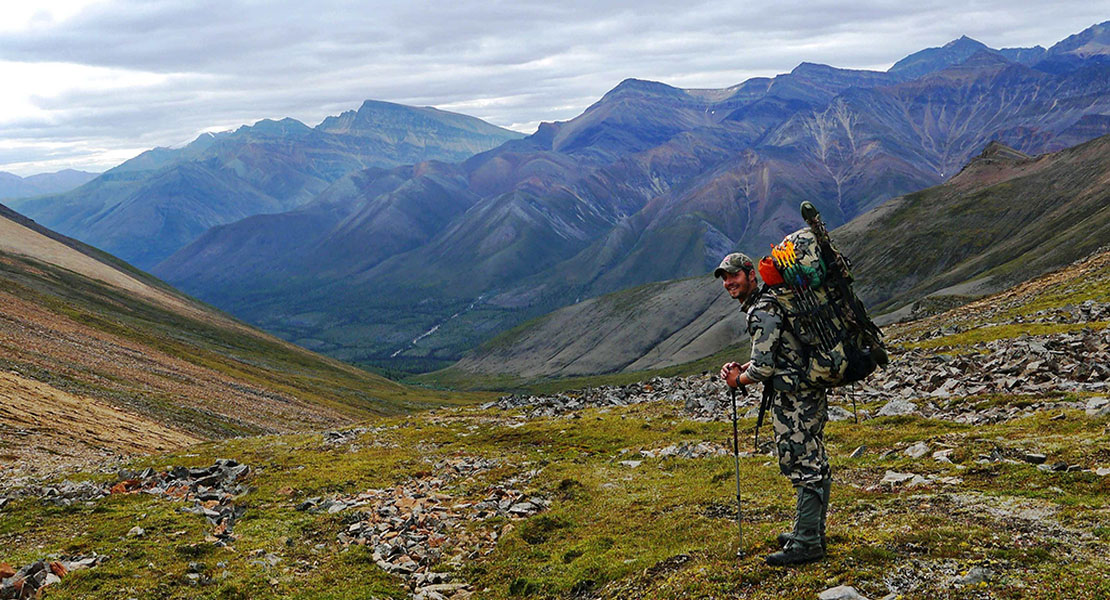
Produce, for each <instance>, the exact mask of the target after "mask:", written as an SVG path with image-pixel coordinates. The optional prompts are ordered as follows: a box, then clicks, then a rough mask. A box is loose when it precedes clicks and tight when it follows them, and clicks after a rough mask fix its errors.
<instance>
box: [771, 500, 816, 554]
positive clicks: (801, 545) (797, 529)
mask: <svg viewBox="0 0 1110 600" xmlns="http://www.w3.org/2000/svg"><path fill="white" fill-rule="evenodd" d="M797 489H798V518H797V520H796V521H795V525H794V532H793V533H789V534H783V535H781V536H779V537H780V539H782V538H788V539H786V547H785V548H783V550H782V551H781V552H776V553H774V554H771V555H769V556H768V557H767V559H766V560H767V564H769V565H771V566H788V565H800V564H804V563H809V562H814V561H817V560H821V559H822V558H825V548H824V546H823V545H822V544H821V529H820V528H821V507H822V504H823V503H822V501H821V500H822V495H823V494H822V491H820V490H816V489H812V488H807V487H798V488H797Z"/></svg>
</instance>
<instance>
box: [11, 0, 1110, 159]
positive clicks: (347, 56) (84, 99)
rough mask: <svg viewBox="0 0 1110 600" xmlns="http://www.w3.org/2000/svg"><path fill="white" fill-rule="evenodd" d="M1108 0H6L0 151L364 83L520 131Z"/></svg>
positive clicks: (245, 116) (1034, 24) (180, 136)
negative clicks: (621, 96)
mask: <svg viewBox="0 0 1110 600" xmlns="http://www.w3.org/2000/svg"><path fill="white" fill-rule="evenodd" d="M1108 19H1110V0H1082V1H1071V0H1053V1H1045V0H997V1H996V0H964V1H963V2H951V1H948V2H939V1H934V0H916V1H915V2H904V1H902V0H870V1H858V2H852V1H847V0H837V1H801V0H794V1H791V0H780V1H776V2H770V1H768V2H755V1H728V0H713V1H703V0H686V1H684V2H673V1H672V2H662V1H656V0H637V1H627V2H626V1H615V2H614V1H606V0H590V1H588V2H587V1H584V0H563V1H561V2H551V1H550V0H542V1H536V0H512V1H501V0H484V1H480V2H475V1H470V0H454V1H450V2H440V1H430V0H408V1H405V2H378V1H363V2H353V1H342V0H315V1H313V2H303V1H298V2H282V1H277V0H266V1H258V2H253V1H252V2H242V1H236V0H216V1H211V0H137V1H132V0H53V1H51V0H46V1H40V2H34V1H31V2H29V1H26V0H0V82H3V91H2V92H0V171H7V172H11V173H16V174H18V175H22V176H27V175H31V174H34V173H41V172H51V171H57V170H60V169H65V168H77V169H84V170H90V171H102V170H105V169H108V168H111V167H113V166H115V165H117V164H119V163H121V162H123V161H125V160H127V159H128V158H131V157H133V156H135V155H137V154H139V153H140V152H142V151H144V150H147V149H149V148H152V147H155V146H180V145H183V144H185V143H187V142H189V141H191V140H192V139H194V138H196V137H197V136H198V135H199V134H201V133H204V132H210V131H223V130H227V129H234V128H236V127H239V126H241V125H244V124H252V123H254V122H256V121H258V120H261V119H266V118H272V119H280V118H284V117H292V118H294V119H298V120H300V121H303V122H304V123H306V124H308V125H310V126H315V125H317V124H318V123H319V122H320V121H322V120H323V119H324V117H327V116H329V115H336V114H339V113H341V112H343V111H345V110H352V109H357V108H358V106H359V105H360V104H361V103H362V101H363V100H367V99H375V100H386V101H391V102H400V103H403V104H410V105H417V106H435V107H437V108H441V109H444V110H451V111H456V112H461V113H465V114H469V115H473V116H476V117H479V118H482V119H485V120H487V121H489V122H491V123H493V124H495V125H500V126H502V127H507V128H510V129H514V130H517V131H521V132H525V133H531V132H532V131H535V129H536V126H537V125H538V124H539V123H540V122H541V121H561V120H567V119H570V118H573V117H574V116H576V115H578V114H579V113H581V112H582V111H583V110H584V109H585V108H586V107H587V106H589V105H590V104H592V103H593V102H595V101H596V100H597V99H598V98H600V97H601V96H602V95H604V94H605V92H606V91H608V90H610V89H612V88H613V87H614V86H616V85H617V84H618V83H620V81H622V80H624V79H626V78H629V77H636V78H640V79H650V80H655V81H662V82H665V83H668V84H671V85H674V86H677V87H684V88H724V87H728V86H730V85H734V84H737V83H739V82H741V81H744V80H745V79H748V78H750V77H756V76H773V75H775V74H778V73H785V72H789V71H790V70H791V69H793V68H794V67H795V66H797V64H798V63H800V62H803V61H807V62H817V63H824V64H830V65H833V66H837V67H844V68H861V69H879V70H885V69H887V68H888V67H890V65H892V64H893V63H894V62H896V61H897V60H898V59H900V58H902V57H903V56H906V55H907V54H910V53H912V52H915V51H917V50H920V49H923V48H927V47H933V46H941V45H943V44H945V43H946V42H948V41H950V40H952V39H955V38H958V37H959V36H961V35H968V36H970V37H973V38H975V39H977V40H979V41H981V42H983V43H985V44H987V45H988V46H991V47H994V48H1003V47H1017V46H1033V45H1037V44H1040V45H1042V46H1045V47H1049V46H1051V45H1052V44H1054V43H1055V42H1057V41H1059V40H1061V39H1063V38H1065V37H1067V36H1068V35H1071V34H1073V33H1078V32H1079V31H1082V30H1083V29H1085V28H1087V27H1089V26H1090V25H1093V24H1095V23H1100V22H1103V21H1106V20H1108Z"/></svg>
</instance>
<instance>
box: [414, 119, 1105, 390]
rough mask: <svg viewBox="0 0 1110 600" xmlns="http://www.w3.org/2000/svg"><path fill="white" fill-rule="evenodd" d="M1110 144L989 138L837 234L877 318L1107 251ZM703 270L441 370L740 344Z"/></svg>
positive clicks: (736, 321)
mask: <svg viewBox="0 0 1110 600" xmlns="http://www.w3.org/2000/svg"><path fill="white" fill-rule="evenodd" d="M1107 157H1110V136H1103V137H1101V138H1098V139H1096V140H1093V141H1091V142H1088V143H1086V144H1083V145H1080V146H1077V147H1075V148H1069V149H1067V150H1063V151H1060V152H1057V153H1053V154H1047V155H1044V156H1041V157H1038V158H1033V157H1030V156H1028V155H1026V154H1023V153H1021V152H1018V151H1016V150H1014V149H1013V148H1009V147H1007V146H1004V145H1002V144H998V143H992V144H990V145H989V146H988V147H987V148H986V149H985V150H984V151H983V152H982V153H981V154H980V155H979V156H978V157H977V158H976V159H974V160H973V161H972V162H971V163H969V164H968V165H967V166H966V167H965V168H964V169H963V170H962V171H961V172H960V173H959V174H958V175H957V176H956V177H953V178H952V179H951V180H949V181H948V182H947V183H945V184H943V185H940V186H936V187H934V188H930V189H927V190H923V191H921V192H917V193H914V194H910V195H907V196H902V197H899V198H896V199H894V200H891V201H890V202H887V203H886V204H884V205H883V206H881V207H879V208H876V209H874V210H872V211H870V212H868V213H866V214H864V215H861V216H860V217H858V218H857V219H855V220H853V221H852V222H850V223H848V224H847V225H844V226H843V227H840V228H837V229H835V230H834V231H833V232H832V234H831V235H832V237H833V240H834V242H835V243H836V245H837V247H838V248H839V249H840V250H841V251H842V252H844V253H845V254H846V255H847V256H849V257H850V258H851V259H852V261H853V271H854V273H855V275H856V277H857V284H856V290H857V293H859V294H860V296H861V297H862V298H863V299H864V300H865V301H866V302H867V303H868V304H869V305H871V306H872V307H873V308H872V311H873V313H874V314H877V313H880V312H886V311H891V310H895V309H898V308H899V307H902V306H906V305H909V304H912V303H914V302H915V301H917V300H919V299H921V298H922V297H925V296H927V295H929V294H941V295H951V294H958V295H961V296H966V295H968V294H972V295H982V294H986V293H990V292H994V291H997V290H1000V289H1003V288H1005V287H1008V286H1010V285H1013V284H1015V283H1019V282H1021V281H1023V280H1025V279H1030V278H1035V277H1037V276H1038V275H1040V274H1042V273H1045V272H1048V271H1051V270H1053V269H1057V268H1059V267H1061V266H1063V265H1067V264H1069V263H1071V262H1072V261H1074V260H1077V259H1078V258H1081V257H1083V256H1087V255H1089V254H1091V253H1092V252H1094V251H1095V250H1097V249H1098V248H1100V247H1102V246H1105V245H1107V244H1110V192H1108V191H1107V189H1106V181H1110V159H1108V158H1107ZM737 312H738V311H737V307H736V304H735V302H732V301H729V300H728V298H727V296H725V294H724V292H723V291H722V290H721V287H720V284H719V282H718V281H715V280H712V279H711V277H710V276H708V275H703V276H701V277H696V278H692V279H683V280H677V281H669V282H663V283H658V284H651V285H648V286H643V287H639V288H634V289H630V290H625V291H621V292H617V293H614V294H610V295H606V296H602V297H599V298H594V299H592V300H587V301H583V302H580V303H578V304H574V305H572V306H568V307H566V308H562V309H560V310H558V311H555V312H553V313H551V314H549V315H546V316H544V317H542V318H539V319H536V320H534V321H530V322H528V323H526V324H524V325H521V326H520V327H518V328H516V329H514V330H511V331H509V332H506V333H505V334H502V335H500V336H498V337H496V338H494V339H493V340H490V341H489V342H487V343H485V344H483V345H482V346H481V347H479V348H477V349H475V350H474V351H472V352H470V353H468V354H467V355H466V356H465V357H464V358H463V359H461V360H460V361H459V362H458V363H457V364H455V365H453V366H452V367H451V369H450V370H449V372H448V373H446V374H440V375H437V374H431V375H429V378H428V379H429V380H435V379H437V377H444V376H449V377H450V378H452V379H454V380H465V379H466V378H467V377H468V376H469V377H472V378H473V377H489V376H494V375H502V376H512V377H518V378H523V379H532V378H539V377H566V376H574V375H593V374H600V373H610V372H615V371H634V370H644V369H651V368H660V367H666V366H671V365H675V364H678V363H682V362H687V361H690V360H695V359H698V358H702V357H705V356H709V355H711V354H713V353H715V352H718V351H719V350H721V349H722V348H724V347H725V346H727V345H730V344H735V343H737V341H738V340H739V336H740V331H741V324H742V319H741V317H740V316H739V315H738V314H737Z"/></svg>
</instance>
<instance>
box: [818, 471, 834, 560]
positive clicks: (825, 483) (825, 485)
mask: <svg viewBox="0 0 1110 600" xmlns="http://www.w3.org/2000/svg"><path fill="white" fill-rule="evenodd" d="M831 493H832V477H826V478H825V479H822V480H821V527H820V531H821V550H822V551H824V552H828V551H829V546H828V544H827V543H826V538H825V517H827V516H828V514H829V494H831Z"/></svg>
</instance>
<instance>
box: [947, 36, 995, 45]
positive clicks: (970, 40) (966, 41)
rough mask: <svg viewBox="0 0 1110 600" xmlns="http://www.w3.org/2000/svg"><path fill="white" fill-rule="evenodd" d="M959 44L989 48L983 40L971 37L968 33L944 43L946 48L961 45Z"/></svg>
mask: <svg viewBox="0 0 1110 600" xmlns="http://www.w3.org/2000/svg"><path fill="white" fill-rule="evenodd" d="M959 46H976V47H982V48H987V47H988V46H987V45H986V44H984V43H983V42H980V41H979V40H977V39H974V38H969V37H967V36H966V35H961V36H960V37H958V38H956V39H954V40H952V41H951V42H948V43H947V44H945V45H944V47H945V48H956V47H959Z"/></svg>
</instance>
